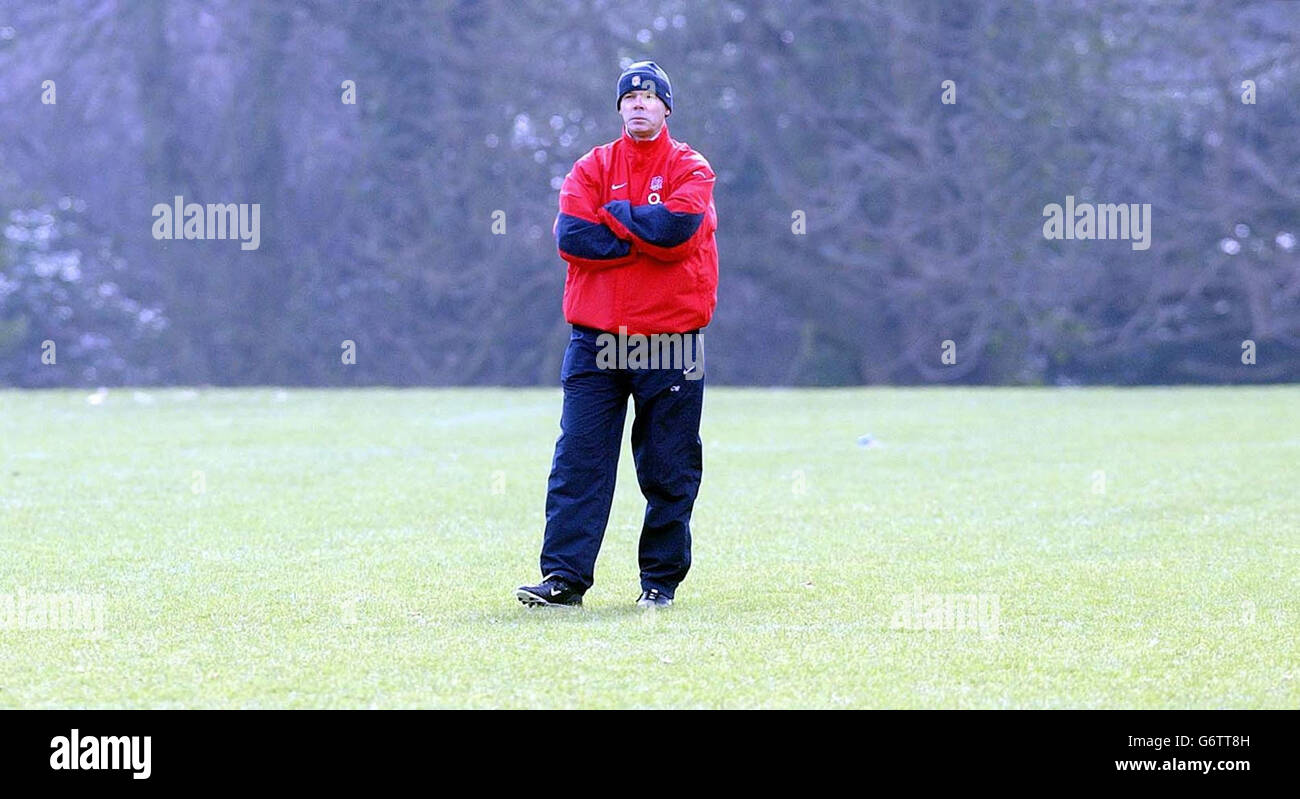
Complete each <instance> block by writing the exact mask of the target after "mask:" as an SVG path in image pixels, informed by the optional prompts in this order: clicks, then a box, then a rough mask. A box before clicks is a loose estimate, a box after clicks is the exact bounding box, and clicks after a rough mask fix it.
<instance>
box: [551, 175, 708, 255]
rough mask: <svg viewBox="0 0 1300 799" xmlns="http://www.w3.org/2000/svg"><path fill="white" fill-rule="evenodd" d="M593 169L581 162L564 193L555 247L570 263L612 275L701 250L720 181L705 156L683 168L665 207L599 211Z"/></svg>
mask: <svg viewBox="0 0 1300 799" xmlns="http://www.w3.org/2000/svg"><path fill="white" fill-rule="evenodd" d="M593 166H594V165H593V164H592V163H591V162H590V161H589V159H585V158H584V159H582V160H580V161H579V162H578V163H577V164H576V165H575V166H574V168H573V171H571V172H570V173H569V174H568V176H566V177H565V179H564V185H563V187H562V188H561V189H560V213H559V216H557V217H556V220H555V228H554V232H555V242H556V246H557V248H558V249H559V251H560V255H561V256H562V257H563V258H564V259H565V260H566V261H568V262H569V263H572V264H574V265H575V266H581V267H588V268H593V269H608V268H611V267H615V266H623V265H625V264H628V263H631V262H632V260H633V259H634V258H635V257H636V254H637V253H642V254H644V255H647V256H649V257H651V258H654V259H656V260H659V261H664V262H666V263H673V262H676V261H680V260H681V259H683V258H686V257H687V256H689V255H690V254H691V253H692V252H694V251H695V250H696V248H698V247H699V245H700V241H701V240H702V239H703V237H704V231H703V230H702V227H703V222H704V217H705V214H706V213H707V212H708V208H709V202H710V200H711V199H712V197H713V184H714V182H715V180H716V178H715V176H714V174H713V169H712V168H711V167H710V166H709V163H708V161H706V160H705V159H704V158H703V157H702V156H699V155H696V156H695V157H694V158H692V159H691V160H690V161H688V162H686V163H685V164H683V165H681V166H680V167H679V169H678V172H679V175H678V176H677V177H676V179H675V180H674V181H673V183H672V192H671V194H669V195H668V196H667V197H665V198H664V199H663V202H660V203H653V204H646V205H633V204H632V203H631V202H629V201H628V200H611V201H610V202H607V203H605V204H604V205H603V206H598V205H596V202H597V201H598V199H599V197H600V196H601V192H600V184H599V183H598V182H597V180H596V178H597V177H598V176H595V175H593V174H592V173H593V172H594V171H595V170H594V169H593V168H592V167H593Z"/></svg>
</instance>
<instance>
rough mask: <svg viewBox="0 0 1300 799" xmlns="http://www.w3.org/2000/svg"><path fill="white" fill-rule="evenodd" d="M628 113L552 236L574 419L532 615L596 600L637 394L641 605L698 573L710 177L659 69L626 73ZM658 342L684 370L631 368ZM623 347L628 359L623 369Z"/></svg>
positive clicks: (530, 590) (586, 159)
mask: <svg viewBox="0 0 1300 799" xmlns="http://www.w3.org/2000/svg"><path fill="white" fill-rule="evenodd" d="M616 107H617V108H618V112H619V114H620V116H622V118H623V134H622V136H620V137H619V138H618V139H616V140H614V141H612V142H609V143H608V144H603V145H601V146H599V147H596V148H594V149H592V150H591V151H590V152H588V153H587V154H586V155H584V156H583V157H582V158H580V159H578V161H577V163H575V164H574V165H573V169H572V171H570V172H569V174H568V175H567V176H565V178H564V185H563V187H562V188H561V189H560V213H559V216H558V217H557V218H556V220H555V229H554V232H555V241H556V245H557V247H558V248H559V252H560V257H562V258H563V259H564V260H565V261H566V262H567V263H568V277H567V279H566V280H565V284H564V318H565V320H566V321H568V322H569V323H571V324H572V325H573V331H572V333H571V335H570V337H569V345H568V348H567V349H566V350H565V353H564V365H563V367H562V368H561V370H560V382H561V383H562V384H563V386H564V409H563V412H562V415H561V418H560V429H561V433H560V437H559V439H558V440H557V441H556V442H555V458H554V460H553V462H552V465H551V476H550V480H549V482H548V485H547V496H546V531H545V533H544V535H543V539H542V556H541V567H542V575H543V578H542V582H541V583H540V584H539V585H531V586H524V587H521V588H519V589H518V590H517V591H516V592H515V596H516V597H517V598H518V599H519V601H520V602H523V603H524V604H525V605H528V606H529V607H534V606H553V605H559V606H575V605H581V604H582V595H583V594H584V593H586V591H587V589H589V588H591V585H592V582H593V580H594V574H595V567H596V555H597V553H599V551H600V542H601V539H602V538H604V535H605V525H606V524H607V523H608V521H609V510H610V504H611V503H612V502H613V499H614V479H615V476H616V474H617V471H618V456H619V449H620V447H621V446H622V442H623V422H624V419H625V417H626V414H627V398H628V396H629V395H631V397H632V399H633V402H634V405H635V408H636V416H635V418H634V420H633V422H632V455H633V459H634V461H635V462H636V472H637V482H638V483H639V484H640V486H641V493H642V494H644V495H645V498H646V511H645V521H644V523H643V524H642V527H641V543H640V566H641V596H640V598H639V599H638V600H637V604H638V605H640V606H641V607H647V608H659V607H665V606H668V605H671V604H672V601H673V596H674V594H675V593H676V591H677V585H678V584H679V583H680V582H681V581H682V580H683V579H684V578H685V577H686V572H687V571H688V570H689V569H690V566H691V527H690V521H691V510H692V508H693V506H694V504H695V497H696V494H697V492H698V491H699V486H700V475H701V472H702V469H703V458H702V442H701V441H700V412H701V409H702V407H703V400H704V380H703V377H704V353H703V350H702V349H701V348H700V347H701V344H700V341H701V333H700V329H701V328H703V327H705V326H706V325H708V323H709V321H710V319H712V317H713V309H714V307H715V306H716V305H717V288H718V248H717V243H716V242H715V240H714V235H713V234H714V231H715V230H716V229H717V226H718V222H717V213H716V211H715V210H714V207H713V183H714V174H713V169H712V167H710V166H709V162H708V161H707V160H705V158H704V156H702V155H700V154H699V153H697V152H695V151H694V150H693V149H691V147H690V145H688V144H686V143H685V142H679V141H677V140H675V139H673V138H672V137H671V136H669V134H668V125H667V122H666V120H667V118H668V116H669V115H671V114H672V110H673V94H672V86H671V85H670V84H669V82H668V75H667V74H665V73H664V71H663V70H662V69H660V68H659V67H658V65H656V64H655V63H654V62H652V61H639V62H637V63H635V64H632V65H631V66H629V67H628V68H627V69H626V70H624V71H623V74H622V75H620V76H619V79H618V100H617V106H616ZM611 334H612V335H611ZM663 334H672V335H663ZM647 337H648V338H650V339H651V346H652V348H653V347H654V346H655V342H661V343H662V344H661V347H660V350H659V351H660V352H661V353H663V352H665V349H666V347H667V345H670V344H671V345H672V346H674V347H677V348H678V349H677V350H676V351H677V352H679V353H684V362H683V360H682V359H677V362H675V363H665V362H662V361H661V360H660V359H654V358H653V356H652V359H651V361H650V365H649V366H647V365H646V363H645V359H644V358H642V359H639V360H638V359H637V358H636V357H635V356H634V357H631V358H628V357H622V356H623V355H624V354H626V353H628V352H629V351H635V350H636V349H637V347H638V345H643V344H644V343H645V338H647ZM611 344H616V345H617V347H618V352H619V354H620V357H618V358H617V359H616V360H615V361H614V362H613V363H612V364H611V358H610V357H609V356H611V355H612V352H611V350H612V349H613V347H611V346H610V345H611ZM642 351H643V352H644V348H642ZM663 360H674V359H669V358H665V359H663Z"/></svg>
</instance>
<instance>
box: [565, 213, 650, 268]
mask: <svg viewBox="0 0 1300 799" xmlns="http://www.w3.org/2000/svg"><path fill="white" fill-rule="evenodd" d="M555 246H556V247H558V248H559V249H560V251H561V252H565V253H568V254H569V255H572V256H575V257H577V258H586V259H588V260H591V261H603V260H608V259H610V258H622V257H623V256H625V255H627V254H628V252H630V251H631V249H632V245H630V244H629V243H628V242H626V241H623V240H622V239H620V238H618V237H616V236H615V235H614V233H613V231H611V230H610V229H609V228H607V227H605V226H604V225H603V224H601V223H600V222H588V221H587V220H585V219H580V218H578V217H576V216H570V215H569V214H566V213H561V214H560V215H559V217H558V218H557V219H556V221H555Z"/></svg>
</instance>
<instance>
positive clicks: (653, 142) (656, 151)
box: [622, 121, 671, 158]
mask: <svg viewBox="0 0 1300 799" xmlns="http://www.w3.org/2000/svg"><path fill="white" fill-rule="evenodd" d="M622 139H623V147H624V149H625V150H626V151H627V152H628V153H630V154H631V155H632V157H634V158H646V157H650V156H657V155H662V154H664V153H666V152H668V150H669V149H671V145H670V144H669V140H668V122H667V121H665V122H664V124H663V127H661V128H659V135H658V136H656V137H654V138H653V139H650V140H649V141H641V140H639V139H635V138H633V137H632V134H630V133H628V132H627V125H624V126H623V136H622Z"/></svg>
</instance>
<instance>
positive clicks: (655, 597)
mask: <svg viewBox="0 0 1300 799" xmlns="http://www.w3.org/2000/svg"><path fill="white" fill-rule="evenodd" d="M672 604H673V598H672V597H670V596H667V595H666V594H664V592H662V591H660V590H659V589H658V588H651V589H650V590H649V591H642V592H641V598H640V599H638V600H637V601H636V606H637V607H639V608H666V607H669V606H671V605H672Z"/></svg>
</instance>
